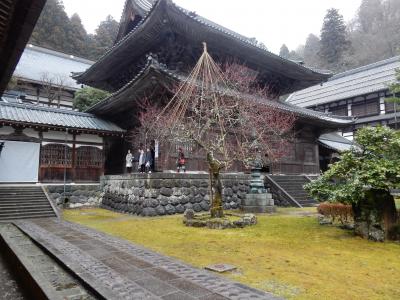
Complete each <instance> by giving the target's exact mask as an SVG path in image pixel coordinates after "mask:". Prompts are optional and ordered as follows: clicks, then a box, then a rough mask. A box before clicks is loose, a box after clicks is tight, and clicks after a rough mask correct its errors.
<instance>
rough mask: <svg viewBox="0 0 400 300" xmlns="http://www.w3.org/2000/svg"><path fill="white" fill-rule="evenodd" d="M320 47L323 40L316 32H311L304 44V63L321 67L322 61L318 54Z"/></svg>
mask: <svg viewBox="0 0 400 300" xmlns="http://www.w3.org/2000/svg"><path fill="white" fill-rule="evenodd" d="M320 49H321V42H320V40H319V38H318V37H317V36H316V35H314V34H310V35H309V36H308V37H307V40H306V44H305V46H304V63H305V64H306V65H308V66H313V67H320V66H321V61H320V60H319V56H318V53H319V51H320Z"/></svg>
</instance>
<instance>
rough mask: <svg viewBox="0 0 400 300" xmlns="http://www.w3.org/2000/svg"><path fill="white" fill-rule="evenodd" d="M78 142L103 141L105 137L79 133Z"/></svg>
mask: <svg viewBox="0 0 400 300" xmlns="http://www.w3.org/2000/svg"><path fill="white" fill-rule="evenodd" d="M76 141H77V142H89V143H103V138H102V137H100V136H98V135H95V134H78V135H77V136H76Z"/></svg>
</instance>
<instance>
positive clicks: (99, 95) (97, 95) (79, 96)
mask: <svg viewBox="0 0 400 300" xmlns="http://www.w3.org/2000/svg"><path fill="white" fill-rule="evenodd" d="M109 95H110V94H109V93H108V92H106V91H103V90H99V89H95V88H91V87H84V88H83V89H81V90H79V91H77V92H76V93H75V97H74V108H76V109H78V110H79V111H85V110H86V109H88V108H89V107H91V106H92V105H95V104H96V103H97V102H99V101H101V100H103V99H104V98H106V97H108V96H109Z"/></svg>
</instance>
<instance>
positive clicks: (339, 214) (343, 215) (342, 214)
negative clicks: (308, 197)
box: [317, 202, 353, 224]
mask: <svg viewBox="0 0 400 300" xmlns="http://www.w3.org/2000/svg"><path fill="white" fill-rule="evenodd" d="M317 210H318V213H320V214H321V215H323V216H325V217H327V218H330V219H331V220H332V223H334V222H335V221H339V222H340V223H342V224H348V223H350V222H351V221H352V220H353V209H352V206H351V205H346V204H342V203H329V202H324V203H321V204H320V205H318V208H317Z"/></svg>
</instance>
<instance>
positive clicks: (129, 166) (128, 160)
mask: <svg viewBox="0 0 400 300" xmlns="http://www.w3.org/2000/svg"><path fill="white" fill-rule="evenodd" d="M125 160H126V171H127V172H128V173H132V161H133V155H132V153H131V150H128V154H127V155H126V157H125Z"/></svg>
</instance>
